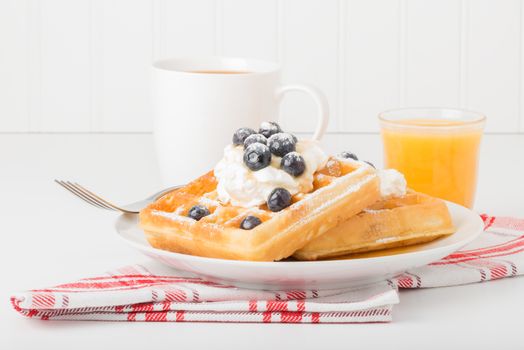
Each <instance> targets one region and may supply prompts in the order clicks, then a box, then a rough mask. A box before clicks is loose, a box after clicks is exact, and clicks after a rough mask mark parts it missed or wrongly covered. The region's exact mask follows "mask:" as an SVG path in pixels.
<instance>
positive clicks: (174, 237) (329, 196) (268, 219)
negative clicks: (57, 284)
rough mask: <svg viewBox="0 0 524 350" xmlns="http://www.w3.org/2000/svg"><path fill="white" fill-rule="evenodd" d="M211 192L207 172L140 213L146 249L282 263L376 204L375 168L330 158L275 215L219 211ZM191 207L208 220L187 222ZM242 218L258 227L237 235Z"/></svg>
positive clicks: (263, 208)
mask: <svg viewBox="0 0 524 350" xmlns="http://www.w3.org/2000/svg"><path fill="white" fill-rule="evenodd" d="M216 186H217V181H216V178H215V176H214V175H213V172H209V173H207V174H205V175H203V176H201V177H200V178H198V179H196V180H195V181H193V182H191V183H189V184H188V185H186V186H184V187H182V188H181V189H179V190H175V191H173V192H171V193H169V194H167V195H166V196H164V197H162V198H160V199H159V200H157V201H156V202H154V203H152V204H151V205H149V206H148V207H147V208H145V209H144V210H142V211H141V212H140V226H141V227H142V229H143V230H144V231H145V233H146V237H147V239H148V241H149V243H150V244H151V245H152V246H153V247H155V248H159V249H164V250H169V251H174V252H179V253H186V254H191V255H198V256H205V257H213V258H223V259H234V260H253V261H274V260H281V259H283V258H286V257H288V256H290V255H291V254H293V253H294V252H295V251H296V250H297V249H299V248H302V247H303V246H305V245H306V244H307V243H308V242H310V241H311V240H313V239H315V238H317V237H318V236H320V235H322V234H323V233H324V232H326V231H328V230H329V229H331V228H333V227H335V226H337V225H338V224H339V223H340V222H343V221H345V220H347V219H348V218H350V217H351V216H353V215H355V214H357V213H359V212H360V211H362V210H363V209H364V208H366V207H368V206H370V205H371V204H373V203H375V202H376V201H377V200H379V199H380V190H379V179H378V176H377V174H376V171H375V169H374V168H372V167H370V166H368V165H367V164H365V163H361V162H355V161H352V160H343V159H338V158H337V159H335V158H330V160H329V161H328V162H327V164H326V166H325V167H324V168H323V169H322V170H320V171H318V172H317V173H315V175H314V182H313V187H314V189H313V191H312V192H310V193H307V194H300V195H296V196H294V197H293V203H292V204H291V206H289V207H288V208H286V209H283V210H281V211H279V212H276V213H275V212H271V211H270V210H268V209H267V207H266V206H265V205H264V206H261V207H257V208H242V207H235V206H231V205H223V204H222V203H220V202H219V201H218V200H217V199H216V198H217V193H216ZM196 204H201V205H205V206H206V207H207V208H208V209H209V210H210V211H211V214H210V215H208V216H205V217H203V218H202V219H200V220H199V221H195V220H193V219H191V218H189V217H187V214H188V211H189V209H190V208H191V207H192V206H193V205H196ZM247 215H255V216H257V217H258V218H260V219H261V220H262V223H261V224H260V225H258V226H257V227H255V228H254V229H252V230H243V229H240V222H241V221H242V219H244V218H245V217H246V216H247Z"/></svg>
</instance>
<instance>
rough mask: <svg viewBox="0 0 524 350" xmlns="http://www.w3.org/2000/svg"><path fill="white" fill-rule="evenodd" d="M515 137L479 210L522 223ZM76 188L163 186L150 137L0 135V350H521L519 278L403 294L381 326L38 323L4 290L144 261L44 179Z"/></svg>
mask: <svg viewBox="0 0 524 350" xmlns="http://www.w3.org/2000/svg"><path fill="white" fill-rule="evenodd" d="M325 145H326V148H327V150H329V151H331V152H335V151H339V150H343V149H347V150H353V151H355V152H356V153H357V154H359V155H360V156H361V157H364V158H367V159H369V160H371V161H374V162H376V163H377V164H380V162H381V160H380V153H381V152H380V148H381V146H380V142H379V138H378V136H377V135H358V136H347V135H330V136H328V137H327V139H326V141H325ZM523 151H524V135H520V136H517V135H489V136H486V137H485V139H484V143H483V148H482V158H481V166H480V180H479V190H478V196H477V202H476V209H477V210H478V211H481V212H489V213H490V214H496V215H512V216H521V217H524V181H523V179H524V161H523ZM54 178H62V179H71V180H76V181H78V182H80V183H82V184H85V185H86V186H87V187H88V188H90V189H93V190H94V191H96V192H100V193H101V194H104V195H107V197H108V198H113V199H114V200H115V201H117V202H118V201H122V202H126V201H132V200H134V199H137V198H141V197H144V196H145V195H147V194H149V193H152V192H154V191H156V190H157V189H158V188H159V187H160V180H159V177H158V170H157V165H156V162H155V158H154V151H153V143H152V136H151V135H148V134H130V135H107V134H106V135H82V134H76V135H75V134H72V135H59V134H56V135H37V134H36V135H7V134H3V135H2V134H0V218H1V220H0V223H1V228H2V244H0V259H1V263H2V275H3V278H2V279H3V280H2V282H1V286H2V287H1V288H0V349H36V348H43V349H47V348H53V349H91V348H97V349H109V348H111V345H114V346H115V348H124V347H125V348H126V349H157V348H158V349H163V348H165V349H168V348H171V349H172V348H175V347H176V348H178V349H183V348H207V349H221V348H227V349H236V348H238V349H262V348H270V349H271V348H283V347H288V346H292V347H294V348H300V349H307V348H315V349H324V348H329V347H334V346H335V345H340V346H345V347H353V348H357V349H366V348H370V349H373V348H378V347H379V346H381V347H387V348H389V349H391V348H393V349H396V348H398V349H442V348H443V347H445V346H448V347H449V346H451V347H452V348H460V347H462V348H465V349H471V348H476V349H494V348H497V349H523V348H524V337H523V336H522V311H523V310H524V277H517V278H512V279H505V280H499V281H494V282H488V283H484V284H474V285H468V286H459V287H448V288H438V289H426V290H410V291H402V292H401V293H400V300H401V301H400V304H399V305H397V306H395V308H394V311H393V319H394V320H393V322H392V323H389V324H360V325H277V324H272V325H262V324H235V325H232V324H212V323H208V324H192V323H180V324H175V323H107V322H57V321H51V322H42V321H37V320H30V319H25V318H23V317H21V316H19V315H18V314H16V313H15V312H14V311H13V310H11V307H10V304H9V301H8V300H9V299H8V297H9V295H10V293H11V292H12V291H13V290H23V289H28V288H36V287H44V286H49V285H52V284H55V283H59V282H68V281H72V280H74V279H77V278H80V277H86V276H89V275H93V274H96V273H97V272H101V271H106V270H109V269H112V268H115V267H119V266H122V265H126V264H131V263H137V262H141V261H144V260H146V259H147V258H146V257H143V256H141V255H140V254H139V253H137V252H135V251H133V250H132V249H131V248H129V247H127V246H125V245H123V244H122V242H121V241H120V240H119V239H118V238H117V237H116V235H115V234H114V232H113V227H112V225H113V221H114V219H115V215H114V214H113V213H110V212H104V211H101V210H97V209H95V208H91V207H89V206H87V205H85V204H84V203H83V202H81V201H80V200H77V199H75V198H73V197H72V196H71V195H70V194H69V193H66V192H65V191H64V190H62V189H61V188H59V187H58V186H57V185H56V184H54V183H53V182H52V180H53V179H54Z"/></svg>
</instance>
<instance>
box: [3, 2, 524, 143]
mask: <svg viewBox="0 0 524 350" xmlns="http://www.w3.org/2000/svg"><path fill="white" fill-rule="evenodd" d="M523 14H524V6H523V4H522V1H520V0H351V1H346V0H186V1H182V0H0V132H147V131H150V129H151V115H150V106H149V101H148V97H149V96H148V83H149V66H150V64H151V62H152V60H155V59H158V58H165V57H169V56H175V55H192V54H202V55H213V54H217V55H234V56H247V57H256V58H262V59H268V60H276V61H279V62H281V64H282V65H283V68H284V70H283V80H284V81H285V82H306V83H310V84H314V85H317V86H318V87H320V88H321V89H323V90H324V91H325V93H326V94H327V95H328V97H329V101H330V105H331V109H332V118H331V125H330V128H329V130H330V131H332V132H341V133H346V132H354V133H361V132H374V131H376V130H377V125H376V115H377V113H378V112H380V111H381V110H384V109H388V108H394V107H399V106H421V105H422V106H429V105H431V106H449V107H462V108H470V109H474V110H478V111H481V112H484V113H486V114H487V115H488V117H489V122H488V131H489V132H496V133H524V112H523V102H524V91H523V88H522V87H523V79H524V69H523V68H524V66H523V63H524V62H523V59H524V56H523V40H524V36H523V29H524V28H523V25H522V24H523V23H522V21H523ZM313 107H314V106H312V104H311V102H310V101H309V100H308V99H307V97H304V96H301V95H297V96H293V97H290V98H289V99H287V100H286V102H285V103H284V106H283V118H282V119H283V124H284V126H287V128H288V129H290V130H293V131H309V130H311V129H312V126H313V123H314V121H313V115H314V108H313ZM304 120H306V122H304ZM299 121H300V122H299Z"/></svg>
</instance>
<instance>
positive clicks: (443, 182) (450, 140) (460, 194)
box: [382, 119, 484, 208]
mask: <svg viewBox="0 0 524 350" xmlns="http://www.w3.org/2000/svg"><path fill="white" fill-rule="evenodd" d="M483 121H484V119H482V123H481V124H482V125H480V126H479V125H477V124H474V123H470V122H464V121H460V120H459V121H455V120H446V119H403V120H401V121H400V120H397V121H395V122H393V123H391V124H389V125H388V123H387V122H384V121H383V124H382V140H383V144H384V161H385V167H386V168H394V169H397V170H398V171H400V172H402V173H403V174H404V176H405V177H406V180H407V183H408V187H410V188H412V189H414V190H415V191H419V192H423V193H427V194H429V195H432V196H435V197H439V198H443V199H446V200H449V201H451V202H455V203H458V204H461V205H464V206H466V207H469V208H471V207H472V206H473V200H474V197H475V189H476V185H477V168H478V153H479V146H480V140H481V137H482V126H483Z"/></svg>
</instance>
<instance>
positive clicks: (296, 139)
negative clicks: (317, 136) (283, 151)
mask: <svg viewBox="0 0 524 350" xmlns="http://www.w3.org/2000/svg"><path fill="white" fill-rule="evenodd" d="M291 137H293V141H295V143H297V142H298V138H297V137H296V136H295V135H293V134H291Z"/></svg>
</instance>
